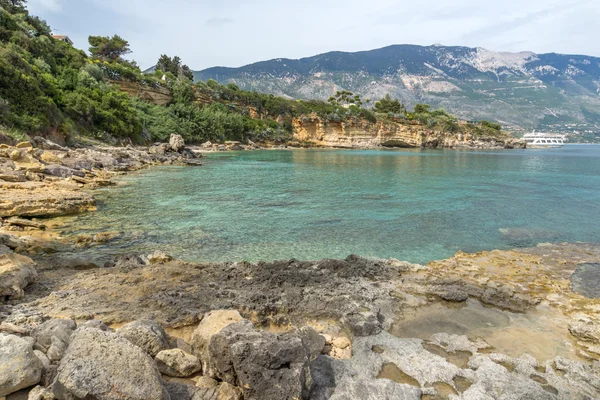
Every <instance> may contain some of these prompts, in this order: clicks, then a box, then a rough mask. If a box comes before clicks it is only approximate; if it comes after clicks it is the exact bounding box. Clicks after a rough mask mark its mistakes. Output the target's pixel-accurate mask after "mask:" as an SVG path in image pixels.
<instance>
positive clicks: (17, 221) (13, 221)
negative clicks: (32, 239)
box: [5, 217, 46, 229]
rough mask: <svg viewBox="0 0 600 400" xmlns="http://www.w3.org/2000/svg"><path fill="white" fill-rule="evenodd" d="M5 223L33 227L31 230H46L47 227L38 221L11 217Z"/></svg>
mask: <svg viewBox="0 0 600 400" xmlns="http://www.w3.org/2000/svg"><path fill="white" fill-rule="evenodd" d="M5 222H6V223H8V224H10V225H16V226H23V227H31V228H35V229H46V225H44V224H43V223H41V222H37V221H32V220H30V219H25V218H19V217H10V218H8V219H7V220H6V221H5Z"/></svg>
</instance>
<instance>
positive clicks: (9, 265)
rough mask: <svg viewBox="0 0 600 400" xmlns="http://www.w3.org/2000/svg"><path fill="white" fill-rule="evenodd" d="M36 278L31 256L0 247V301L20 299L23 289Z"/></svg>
mask: <svg viewBox="0 0 600 400" xmlns="http://www.w3.org/2000/svg"><path fill="white" fill-rule="evenodd" d="M5 249H6V248H5ZM36 278H37V272H36V270H35V263H34V262H33V260H32V259H31V258H29V257H26V256H22V255H20V254H16V253H13V252H12V251H10V250H5V251H2V250H1V249H0V301H2V300H5V299H20V298H21V297H23V295H24V293H25V292H24V290H23V289H24V288H25V287H26V286H27V285H29V284H30V283H32V282H34V281H35V279H36Z"/></svg>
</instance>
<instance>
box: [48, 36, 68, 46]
mask: <svg viewBox="0 0 600 400" xmlns="http://www.w3.org/2000/svg"><path fill="white" fill-rule="evenodd" d="M52 37H53V38H54V39H56V40H60V41H61V42H65V43H68V44H70V45H71V46H73V41H72V40H71V39H69V37H68V36H66V35H52Z"/></svg>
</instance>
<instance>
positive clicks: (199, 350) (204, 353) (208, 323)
mask: <svg viewBox="0 0 600 400" xmlns="http://www.w3.org/2000/svg"><path fill="white" fill-rule="evenodd" d="M243 320H244V318H242V316H241V315H240V313H239V312H237V311H236V310H215V311H210V312H208V313H206V315H204V318H202V321H201V322H200V324H199V325H198V327H197V328H196V329H195V330H194V333H193V334H192V340H191V345H192V349H193V350H194V353H195V354H196V355H197V356H198V357H199V358H200V360H201V362H202V370H203V371H204V374H205V375H208V376H214V371H212V370H211V368H210V364H211V362H210V353H209V351H208V345H209V343H210V341H211V339H212V337H213V336H214V335H216V334H218V333H219V332H221V331H222V330H223V329H224V328H225V327H226V326H228V325H230V324H232V323H234V322H238V321H243Z"/></svg>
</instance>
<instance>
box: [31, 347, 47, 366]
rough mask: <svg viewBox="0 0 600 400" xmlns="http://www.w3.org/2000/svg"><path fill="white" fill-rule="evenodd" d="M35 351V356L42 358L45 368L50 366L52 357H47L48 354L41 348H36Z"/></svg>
mask: <svg viewBox="0 0 600 400" xmlns="http://www.w3.org/2000/svg"><path fill="white" fill-rule="evenodd" d="M33 353H34V354H35V356H36V357H37V358H39V359H40V361H41V362H42V365H43V366H44V369H48V368H50V359H49V358H48V357H46V355H45V354H44V353H42V352H41V351H39V350H34V351H33Z"/></svg>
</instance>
